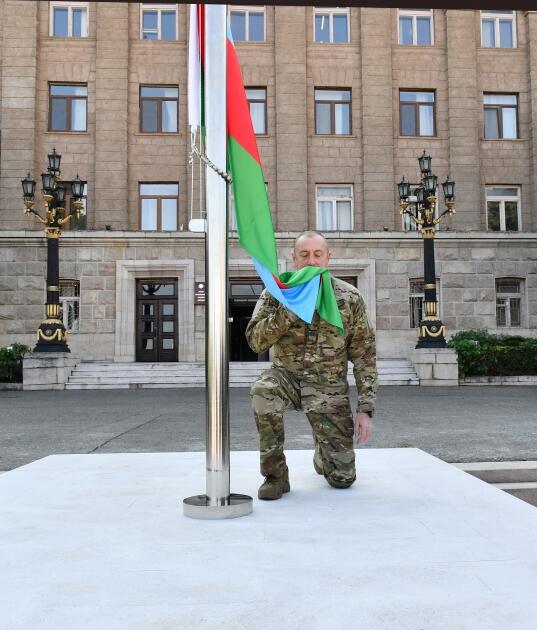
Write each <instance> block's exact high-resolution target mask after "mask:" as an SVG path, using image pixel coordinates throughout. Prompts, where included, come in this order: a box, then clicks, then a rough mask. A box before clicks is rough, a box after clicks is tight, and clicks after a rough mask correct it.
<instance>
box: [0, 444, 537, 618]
mask: <svg viewBox="0 0 537 630" xmlns="http://www.w3.org/2000/svg"><path fill="white" fill-rule="evenodd" d="M311 456H312V453H311V452H309V451H289V452H288V461H289V466H290V469H291V486H292V491H291V493H290V494H288V495H285V497H284V498H283V499H282V500H280V501H275V502H260V501H257V500H256V501H255V504H254V512H253V514H251V515H250V516H247V517H244V518H242V519H236V520H225V521H198V520H191V519H188V518H186V517H184V516H183V514H182V499H183V498H184V497H186V496H189V495H193V494H198V493H200V492H203V491H204V461H205V457H204V453H177V454H174V453H167V454H121V455H59V456H52V457H47V458H45V459H43V460H40V461H38V462H34V463H33V464H30V465H28V466H24V467H22V468H19V469H16V470H14V471H11V472H9V473H6V474H4V475H2V476H1V477H0V506H1V507H0V510H1V513H0V541H1V543H0V545H1V547H0V629H1V630H45V629H46V630H64V629H65V630H66V629H69V630H153V629H154V630H191V629H198V628H203V629H207V630H220V629H228V628H229V629H233V630H242V629H248V630H259V629H262V630H269V629H270V630H321V629H323V630H325V629H329V630H331V629H332V628H335V629H337V628H346V629H349V630H398V629H401V630H403V629H404V630H439V629H442V630H493V629H494V630H496V629H498V630H500V629H501V630H505V629H506V628H509V630H526V629H527V630H535V628H536V627H537V598H536V597H535V594H536V593H537V510H536V509H535V508H534V507H532V506H530V505H528V504H526V503H523V502H522V501H520V500H518V499H516V498H514V497H512V496H510V495H508V494H506V493H504V492H502V491H501V490H498V489H496V488H494V487H491V486H489V485H487V484H486V483H484V482H482V481H480V480H479V479H476V478H474V477H472V476H471V475H468V474H466V473H464V472H463V471H461V470H458V469H457V468H456V467H454V466H451V465H449V464H446V463H444V462H442V461H440V460H438V459H435V458H433V457H431V456H429V455H427V454H426V453H424V452H422V451H419V450H417V449H380V450H373V449H371V450H369V449H363V450H360V451H359V452H358V462H359V475H360V478H359V482H358V483H357V484H356V485H355V486H354V487H353V488H351V489H350V490H335V489H332V488H330V487H328V486H327V485H326V483H325V481H324V479H323V478H321V477H319V476H318V475H316V474H315V473H314V471H313V468H312V464H311ZM257 462H258V455H257V453H255V452H234V453H232V488H231V489H232V491H233V492H241V493H248V494H251V495H255V494H256V490H257V486H258V484H259V481H260V478H259V476H258V473H257Z"/></svg>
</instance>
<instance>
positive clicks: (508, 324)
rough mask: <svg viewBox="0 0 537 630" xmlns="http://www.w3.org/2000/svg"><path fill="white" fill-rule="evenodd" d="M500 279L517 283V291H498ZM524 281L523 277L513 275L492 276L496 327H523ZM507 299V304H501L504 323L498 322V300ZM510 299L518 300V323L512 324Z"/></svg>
mask: <svg viewBox="0 0 537 630" xmlns="http://www.w3.org/2000/svg"><path fill="white" fill-rule="evenodd" d="M502 281H507V282H511V283H515V282H516V283H517V284H518V289H519V290H518V292H517V293H514V292H512V291H510V292H507V291H506V292H505V293H502V292H501V291H498V283H499V282H502ZM524 287H525V283H524V278H517V277H515V276H505V277H503V276H502V277H499V278H494V294H495V307H496V313H495V315H496V328H523V327H524V321H525V313H524V305H525V300H524V295H525V288H524ZM501 299H504V300H507V304H504V305H502V306H505V307H506V308H505V314H506V317H505V324H500V323H499V321H498V306H499V305H498V300H501ZM511 300H518V302H519V321H520V323H519V324H513V323H512V320H511Z"/></svg>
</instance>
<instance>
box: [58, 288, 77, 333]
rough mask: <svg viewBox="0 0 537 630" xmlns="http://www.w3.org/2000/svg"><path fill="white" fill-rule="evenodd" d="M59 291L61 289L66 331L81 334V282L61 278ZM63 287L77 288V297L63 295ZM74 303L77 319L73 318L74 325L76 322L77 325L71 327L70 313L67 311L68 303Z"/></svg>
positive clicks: (60, 298)
mask: <svg viewBox="0 0 537 630" xmlns="http://www.w3.org/2000/svg"><path fill="white" fill-rule="evenodd" d="M58 284H59V289H60V295H59V300H60V314H61V320H62V322H63V325H64V326H65V330H66V331H67V332H68V333H70V334H73V333H75V334H76V333H79V332H80V280H75V279H73V278H60V279H59V283H58ZM62 287H75V295H73V296H71V295H62ZM69 302H70V303H72V304H74V305H76V306H75V313H76V315H75V317H74V318H73V323H75V322H76V325H73V326H69V311H68V310H67V309H65V306H64V305H65V304H66V303H69Z"/></svg>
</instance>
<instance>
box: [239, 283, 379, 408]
mask: <svg viewBox="0 0 537 630" xmlns="http://www.w3.org/2000/svg"><path fill="white" fill-rule="evenodd" d="M332 282H333V286H334V292H335V295H336V299H337V303H338V306H339V311H340V313H341V319H342V321H343V326H344V329H345V333H344V335H339V334H338V331H337V330H336V329H335V328H334V327H333V326H331V325H330V324H328V323H327V322H326V321H324V320H321V319H320V318H319V315H318V313H317V312H315V315H314V317H313V321H312V322H311V324H307V323H306V322H304V321H303V320H301V319H300V318H299V317H297V316H296V315H294V314H293V313H291V312H290V311H289V310H288V309H287V308H285V306H283V305H282V304H280V303H279V302H277V301H276V300H275V299H274V298H273V297H272V296H271V295H270V294H269V293H268V292H267V290H266V289H265V290H264V291H263V293H262V294H261V297H260V298H259V300H258V302H257V305H256V307H255V310H254V313H253V315H252V319H251V320H250V322H249V324H248V327H247V329H246V339H247V341H248V344H249V345H250V347H251V348H252V350H253V351H254V352H258V353H261V352H265V351H266V350H268V349H269V348H270V347H272V346H274V359H273V365H274V367H281V368H285V369H287V370H289V371H290V372H291V373H292V374H293V375H294V376H296V377H297V378H298V380H299V381H300V382H301V383H302V385H309V386H312V387H314V388H315V389H316V390H319V391H322V392H325V393H333V394H346V393H347V391H348V384H347V369H348V367H347V366H348V361H352V363H353V365H354V378H355V379H356V388H357V390H358V410H359V411H373V410H374V408H375V399H376V393H377V368H376V353H375V332H374V330H373V329H372V328H371V325H370V324H369V321H368V319H367V313H366V308H365V303H364V300H363V298H362V296H361V294H360V292H359V291H358V289H356V288H355V287H353V286H352V285H350V284H348V283H347V282H343V280H339V279H338V278H332Z"/></svg>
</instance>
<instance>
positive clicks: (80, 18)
mask: <svg viewBox="0 0 537 630" xmlns="http://www.w3.org/2000/svg"><path fill="white" fill-rule="evenodd" d="M85 19H86V9H73V37H84V36H85V33H84V32H83V31H84V22H85Z"/></svg>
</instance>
